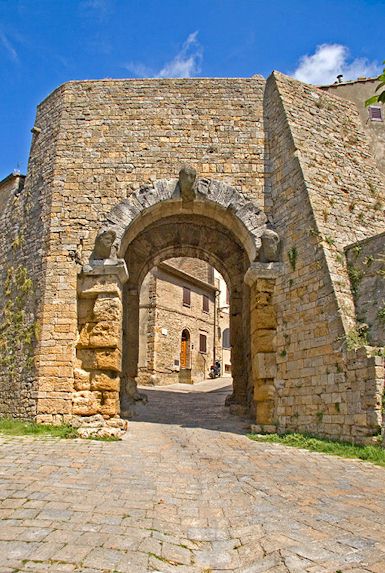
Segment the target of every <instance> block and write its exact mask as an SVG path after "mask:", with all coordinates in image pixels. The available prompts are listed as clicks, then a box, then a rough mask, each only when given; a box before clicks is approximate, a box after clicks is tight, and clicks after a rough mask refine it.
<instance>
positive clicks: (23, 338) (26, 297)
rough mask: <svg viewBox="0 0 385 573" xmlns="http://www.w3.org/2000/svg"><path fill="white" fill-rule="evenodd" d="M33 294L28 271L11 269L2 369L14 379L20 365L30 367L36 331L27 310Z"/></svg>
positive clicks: (0, 341)
mask: <svg viewBox="0 0 385 573" xmlns="http://www.w3.org/2000/svg"><path fill="white" fill-rule="evenodd" d="M32 295H33V284H32V280H31V278H30V277H29V274H28V270H27V269H26V268H25V267H23V266H19V267H17V268H14V267H9V268H8V270H7V274H6V277H5V281H4V297H3V302H4V304H3V311H2V313H1V314H0V333H1V336H0V368H3V369H4V370H7V372H8V375H9V376H10V377H12V376H14V375H15V374H16V372H17V371H18V370H19V369H20V367H21V366H23V365H24V366H25V367H27V368H31V367H32V364H33V344H34V341H35V340H36V335H37V332H36V331H37V328H36V324H35V322H34V320H33V316H32V314H31V312H28V311H27V308H28V306H30V303H31V299H32Z"/></svg>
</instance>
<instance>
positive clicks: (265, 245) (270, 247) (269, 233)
mask: <svg viewBox="0 0 385 573" xmlns="http://www.w3.org/2000/svg"><path fill="white" fill-rule="evenodd" d="M261 241H262V246H261V250H260V252H259V260H260V261H261V262H262V263H275V262H277V261H278V260H279V243H280V239H279V236H278V235H277V233H276V232H275V231H273V230H272V229H266V230H265V231H264V232H263V234H262V237H261Z"/></svg>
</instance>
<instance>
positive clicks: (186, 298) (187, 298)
mask: <svg viewBox="0 0 385 573" xmlns="http://www.w3.org/2000/svg"><path fill="white" fill-rule="evenodd" d="M183 306H191V289H189V288H188V287H183Z"/></svg>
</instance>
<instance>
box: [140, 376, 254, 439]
mask: <svg viewBox="0 0 385 573" xmlns="http://www.w3.org/2000/svg"><path fill="white" fill-rule="evenodd" d="M197 386H198V385H196V386H194V387H192V388H191V390H189V389H186V386H185V388H184V389H183V390H180V389H179V390H176V389H175V388H174V389H172V390H166V389H165V387H162V388H153V387H149V386H146V387H141V388H140V391H141V392H144V393H145V394H146V395H147V397H148V403H147V404H142V403H137V405H136V406H135V415H134V416H133V418H132V419H133V421H135V422H151V423H154V424H170V425H177V426H182V427H185V428H205V429H207V430H216V431H222V432H231V433H234V434H246V433H247V432H248V431H249V430H250V424H251V423H253V420H251V419H249V418H245V417H241V416H236V415H233V414H230V411H229V408H228V407H226V406H225V399H226V397H227V396H228V395H229V394H231V392H232V384H231V383H225V385H222V386H221V387H220V388H214V389H212V390H211V389H206V390H205V391H204V392H202V391H199V390H198V389H197ZM187 388H188V387H187Z"/></svg>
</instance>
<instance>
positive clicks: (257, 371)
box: [253, 352, 277, 378]
mask: <svg viewBox="0 0 385 573" xmlns="http://www.w3.org/2000/svg"><path fill="white" fill-rule="evenodd" d="M276 373H277V357H276V354H275V352H257V353H256V354H255V355H254V356H253V375H254V376H256V377H257V378H275V375H276Z"/></svg>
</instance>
